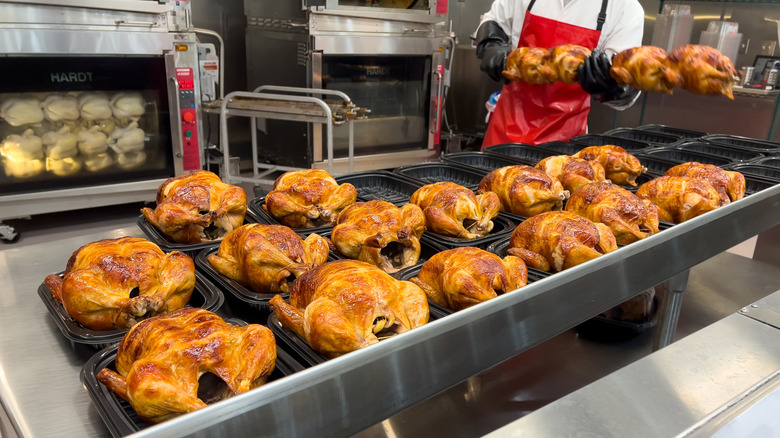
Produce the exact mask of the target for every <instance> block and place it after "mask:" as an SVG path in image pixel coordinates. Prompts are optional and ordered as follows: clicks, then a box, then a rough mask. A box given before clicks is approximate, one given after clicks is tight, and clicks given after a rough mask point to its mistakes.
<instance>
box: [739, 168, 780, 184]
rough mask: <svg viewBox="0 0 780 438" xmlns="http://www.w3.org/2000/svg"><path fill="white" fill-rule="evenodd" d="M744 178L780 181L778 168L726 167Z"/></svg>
mask: <svg viewBox="0 0 780 438" xmlns="http://www.w3.org/2000/svg"><path fill="white" fill-rule="evenodd" d="M728 168H729V169H730V170H736V171H737V172H739V173H741V174H743V175H744V176H745V177H748V176H754V177H758V178H763V179H768V180H772V181H780V167H772V166H764V165H762V164H734V165H732V166H729V167H728Z"/></svg>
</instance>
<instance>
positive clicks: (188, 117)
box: [182, 113, 195, 123]
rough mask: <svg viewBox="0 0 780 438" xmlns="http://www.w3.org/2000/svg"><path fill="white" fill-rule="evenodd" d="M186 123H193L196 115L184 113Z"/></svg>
mask: <svg viewBox="0 0 780 438" xmlns="http://www.w3.org/2000/svg"><path fill="white" fill-rule="evenodd" d="M182 118H183V119H184V121H185V122H187V123H192V121H193V120H195V114H192V113H184V115H183V116H182Z"/></svg>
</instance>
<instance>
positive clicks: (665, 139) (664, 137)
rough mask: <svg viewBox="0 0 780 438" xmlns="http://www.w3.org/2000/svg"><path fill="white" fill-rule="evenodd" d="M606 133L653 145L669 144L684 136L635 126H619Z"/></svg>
mask: <svg viewBox="0 0 780 438" xmlns="http://www.w3.org/2000/svg"><path fill="white" fill-rule="evenodd" d="M604 134H605V135H608V136H610V137H620V138H625V139H628V140H636V141H641V142H643V143H649V144H651V145H653V144H656V145H669V144H672V143H677V142H678V141H680V140H681V139H682V137H680V136H678V135H673V134H668V133H663V132H652V131H644V130H641V129H634V128H617V129H613V130H611V131H607V132H605V133H604ZM618 146H619V145H618ZM624 149H626V148H624ZM626 150H627V149H626Z"/></svg>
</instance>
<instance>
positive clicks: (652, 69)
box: [610, 46, 682, 94]
mask: <svg viewBox="0 0 780 438" xmlns="http://www.w3.org/2000/svg"><path fill="white" fill-rule="evenodd" d="M666 56H667V55H666V50H664V49H662V48H660V47H655V46H640V47H632V48H630V49H626V50H623V51H622V52H620V53H618V54H617V55H615V57H614V58H612V68H611V69H610V75H611V76H612V77H613V78H614V79H615V80H616V81H617V83H618V84H620V85H630V86H632V87H634V88H636V89H637V90H642V91H656V92H659V93H666V94H672V88H674V87H679V86H680V85H682V78H681V77H680V74H679V73H677V71H675V69H674V68H672V65H671V63H670V62H669V60H668V59H667V57H666Z"/></svg>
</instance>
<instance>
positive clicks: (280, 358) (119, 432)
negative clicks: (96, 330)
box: [81, 319, 304, 438]
mask: <svg viewBox="0 0 780 438" xmlns="http://www.w3.org/2000/svg"><path fill="white" fill-rule="evenodd" d="M226 321H228V322H232V323H236V320H231V319H226ZM237 325H246V323H243V322H241V323H237ZM278 344H279V342H278V341H277V347H276V366H275V368H274V371H273V372H272V373H271V375H270V376H268V382H272V381H274V380H278V379H281V378H282V377H285V376H289V375H291V374H293V373H296V372H298V371H302V370H303V369H304V367H303V366H302V365H301V364H300V363H298V362H297V361H296V360H294V359H293V358H292V356H290V354H289V353H287V352H286V351H284V350H282V349H281V348H280V347H279V345H278ZM117 349H118V346H117V345H113V346H111V347H107V348H105V349H103V350H101V351H99V352H98V353H96V354H95V355H94V356H92V357H91V358H90V359H89V360H88V361H87V362H86V363H85V364H84V366H83V367H82V369H81V383H82V384H83V385H84V387H85V388H86V389H87V392H88V393H89V397H90V399H91V400H92V403H93V404H94V405H95V407H96V408H97V410H98V413H99V414H100V418H101V419H102V420H103V422H104V423H105V424H106V426H107V427H108V430H109V431H110V432H111V435H112V436H114V437H116V438H118V437H122V436H125V435H130V434H132V433H135V432H138V431H140V430H143V429H146V428H147V427H149V426H152V425H151V424H149V423H146V422H145V421H143V420H141V418H140V417H139V416H138V414H136V412H135V410H134V409H133V407H132V406H130V403H128V402H126V401H124V400H122V399H120V398H119V397H117V396H116V394H114V393H113V392H111V390H110V389H108V388H107V387H106V386H105V385H103V384H102V383H100V382H99V381H98V380H97V374H98V373H99V372H100V370H102V369H103V368H111V369H115V368H114V367H115V365H114V363H115V361H116V354H117ZM185 415H186V414H185Z"/></svg>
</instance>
